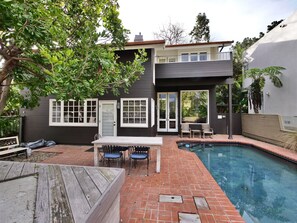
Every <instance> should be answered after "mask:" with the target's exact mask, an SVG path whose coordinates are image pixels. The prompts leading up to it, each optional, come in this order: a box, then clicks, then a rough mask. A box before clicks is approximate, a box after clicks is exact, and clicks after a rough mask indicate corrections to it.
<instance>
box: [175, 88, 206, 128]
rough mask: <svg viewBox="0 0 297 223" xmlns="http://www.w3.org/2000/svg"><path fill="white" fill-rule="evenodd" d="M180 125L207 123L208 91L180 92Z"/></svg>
mask: <svg viewBox="0 0 297 223" xmlns="http://www.w3.org/2000/svg"><path fill="white" fill-rule="evenodd" d="M180 115H181V119H180V121H181V123H192V124H198V123H209V91H208V90H183V91H180Z"/></svg>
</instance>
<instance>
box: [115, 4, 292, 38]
mask: <svg viewBox="0 0 297 223" xmlns="http://www.w3.org/2000/svg"><path fill="white" fill-rule="evenodd" d="M118 3H119V5H120V10H119V11H120V19H121V20H122V22H123V25H124V27H125V28H126V29H129V30H130V32H131V34H130V35H129V37H130V41H133V40H134V36H135V35H136V34H138V33H139V32H141V33H142V35H143V38H144V40H153V39H155V38H154V35H153V33H154V32H158V31H159V30H160V29H161V28H162V27H163V26H165V27H166V26H167V25H168V24H169V22H171V23H173V24H179V25H180V26H181V27H183V29H184V30H185V34H186V35H188V34H189V33H190V32H191V30H192V29H193V27H194V25H195V22H196V17H197V15H198V14H199V13H203V12H205V13H206V16H207V18H208V19H209V20H210V22H209V27H210V41H226V40H234V41H235V42H236V41H240V42H241V41H242V40H243V39H244V38H245V37H258V36H259V33H260V32H264V33H266V30H267V25H270V24H271V22H273V21H276V20H280V19H285V18H287V17H289V16H290V15H292V14H293V13H294V12H295V11H297V0H183V1H181V0H180V1H176V0H118Z"/></svg>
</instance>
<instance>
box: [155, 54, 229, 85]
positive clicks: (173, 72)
mask: <svg viewBox="0 0 297 223" xmlns="http://www.w3.org/2000/svg"><path fill="white" fill-rule="evenodd" d="M155 66H156V79H171V78H173V79H175V78H197V77H198V78H200V77H232V75H233V65H232V54H231V53H230V52H224V53H218V54H206V53H200V54H198V53H190V54H189V53H182V54H181V55H178V56H177V55H166V56H160V55H158V56H157V57H156V64H155Z"/></svg>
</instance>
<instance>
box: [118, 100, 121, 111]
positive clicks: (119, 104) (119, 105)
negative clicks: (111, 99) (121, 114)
mask: <svg viewBox="0 0 297 223" xmlns="http://www.w3.org/2000/svg"><path fill="white" fill-rule="evenodd" d="M120 108H121V103H120V102H119V101H118V102H117V109H120Z"/></svg>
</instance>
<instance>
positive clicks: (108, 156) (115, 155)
mask: <svg viewBox="0 0 297 223" xmlns="http://www.w3.org/2000/svg"><path fill="white" fill-rule="evenodd" d="M102 150H103V163H104V162H107V166H110V161H111V160H117V166H119V162H121V167H122V163H123V152H122V148H121V146H113V145H104V146H102Z"/></svg>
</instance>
